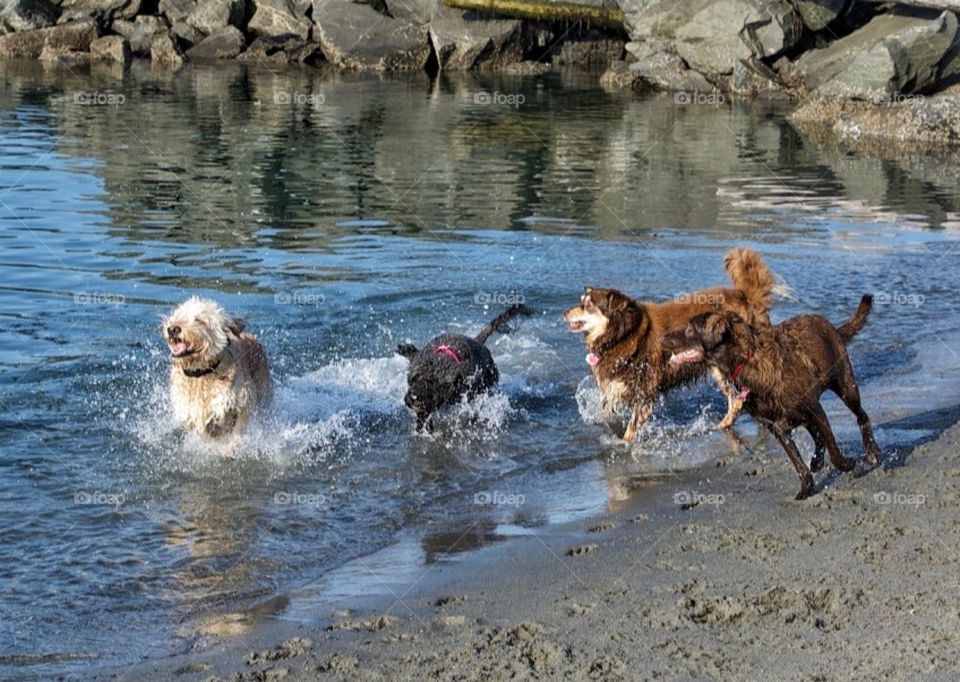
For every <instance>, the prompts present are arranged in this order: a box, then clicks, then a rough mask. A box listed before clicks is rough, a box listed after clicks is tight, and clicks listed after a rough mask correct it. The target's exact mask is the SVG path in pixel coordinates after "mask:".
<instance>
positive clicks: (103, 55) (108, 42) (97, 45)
mask: <svg viewBox="0 0 960 682" xmlns="http://www.w3.org/2000/svg"><path fill="white" fill-rule="evenodd" d="M90 61H94V62H118V63H120V64H125V63H126V62H128V61H130V43H128V42H127V40H126V38H124V37H123V36H103V37H102V38H97V39H96V40H94V41H93V42H91V43H90Z"/></svg>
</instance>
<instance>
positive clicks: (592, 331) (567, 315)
mask: <svg viewBox="0 0 960 682" xmlns="http://www.w3.org/2000/svg"><path fill="white" fill-rule="evenodd" d="M592 293H593V288H592V287H584V294H583V296H581V297H580V305H578V306H574V307H573V308H569V309H567V310H565V311H564V312H563V319H564V320H565V321H566V323H567V330H568V331H569V332H571V333H573V334H586V335H587V337H586V341H587V343H592V342H593V341H595V340H596V339H598V338H600V337H601V336H603V333H604V332H605V331H606V329H607V321H608V320H607V317H606V315H604V314H603V313H602V312H601V311H600V309H599V308H598V307H597V305H596V304H595V303H594V302H593V300H592V299H591V297H590V296H591V294H592Z"/></svg>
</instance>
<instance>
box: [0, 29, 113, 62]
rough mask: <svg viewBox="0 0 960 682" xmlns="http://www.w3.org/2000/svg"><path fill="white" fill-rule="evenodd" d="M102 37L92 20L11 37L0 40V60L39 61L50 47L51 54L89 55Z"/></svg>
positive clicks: (9, 35)
mask: <svg viewBox="0 0 960 682" xmlns="http://www.w3.org/2000/svg"><path fill="white" fill-rule="evenodd" d="M98 35H99V31H98V29H97V24H96V22H95V21H93V20H92V19H85V20H84V21H74V22H72V23H69V24H60V25H57V26H51V27H50V28H38V29H35V30H33V31H23V32H22V33H9V34H7V35H4V36H0V59H37V58H39V57H40V54H41V53H42V52H43V51H44V48H47V47H49V48H50V49H49V50H48V54H55V53H57V51H60V52H87V51H89V50H90V43H91V42H93V40H94V39H96V38H97V37H98Z"/></svg>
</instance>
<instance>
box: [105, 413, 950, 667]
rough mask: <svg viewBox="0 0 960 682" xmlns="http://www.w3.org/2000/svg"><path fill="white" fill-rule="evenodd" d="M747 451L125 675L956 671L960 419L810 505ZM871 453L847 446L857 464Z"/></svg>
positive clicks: (765, 459) (831, 481)
mask: <svg viewBox="0 0 960 682" xmlns="http://www.w3.org/2000/svg"><path fill="white" fill-rule="evenodd" d="M953 418H954V419H955V418H956V415H955V414H954V415H953ZM879 433H881V434H882V429H881V430H880V432H879ZM748 445H749V447H745V448H744V450H743V451H741V452H740V453H738V454H730V455H725V456H723V457H722V458H720V459H718V460H716V461H715V462H714V463H713V465H711V466H709V467H704V468H702V469H699V470H697V471H695V472H693V473H691V474H688V475H684V476H681V477H678V478H677V479H676V481H675V484H674V482H670V483H668V484H666V485H663V484H661V485H658V486H656V487H654V488H648V489H645V490H643V491H641V492H642V494H641V493H638V494H635V495H634V496H633V497H634V499H632V500H631V501H627V502H624V503H621V504H617V505H615V507H616V508H615V509H612V510H611V511H609V512H608V513H607V514H605V515H603V516H602V517H601V518H596V519H592V520H590V521H589V522H578V523H575V524H570V525H568V526H562V527H555V526H554V527H550V528H549V529H548V530H547V531H545V532H544V533H540V534H536V535H530V536H525V537H521V538H520V539H517V540H513V541H509V542H505V543H499V544H496V545H493V546H491V547H489V548H486V549H483V550H480V551H478V552H473V553H470V554H468V555H466V556H465V558H463V559H460V560H458V561H453V562H441V563H438V564H433V565H432V568H430V569H429V570H427V569H425V574H424V575H423V576H422V579H421V580H420V581H419V582H417V583H416V584H415V585H412V586H410V588H409V590H408V591H407V592H406V593H405V594H398V595H397V596H398V597H399V598H398V599H393V598H391V599H389V600H386V601H385V600H383V599H382V598H381V599H371V600H370V603H367V604H362V605H359V606H358V605H356V604H354V608H353V609H352V610H344V609H343V605H332V606H331V609H330V610H329V611H326V612H323V613H317V614H316V616H317V619H318V621H317V622H318V623H319V625H318V626H317V627H307V626H298V625H294V624H290V623H283V622H272V623H271V624H268V625H264V626H262V627H259V628H257V629H256V630H255V632H254V633H253V634H251V635H248V636H247V637H246V638H241V639H232V640H225V641H224V643H223V644H222V645H219V646H217V647H214V648H212V649H210V650H209V651H207V652H205V653H203V654H193V655H184V656H182V657H179V658H174V659H164V660H162V661H154V662H152V663H151V664H150V665H145V666H140V667H138V668H137V669H126V670H123V671H114V672H119V673H120V674H121V675H124V676H126V677H128V678H130V679H133V678H136V679H181V680H192V679H198V680H208V679H212V678H220V679H230V680H274V679H288V680H310V679H318V678H319V679H344V680H347V679H349V680H357V679H359V680H400V679H439V680H469V679H508V678H513V679H518V678H519V679H577V680H579V679H654V678H657V679H721V678H722V679H751V680H755V679H797V680H799V679H804V680H811V679H814V680H847V679H883V678H887V679H957V677H958V675H960V636H958V634H957V633H958V632H960V606H958V595H960V571H958V565H960V513H958V506H960V505H958V502H960V424H958V425H954V426H952V427H951V428H949V429H948V430H947V431H946V432H945V433H944V434H943V435H942V436H941V437H940V438H939V439H937V440H934V441H931V442H929V443H926V444H923V445H920V446H918V447H917V448H915V449H914V450H913V451H912V452H910V453H906V455H905V456H904V455H899V456H898V455H897V454H896V453H887V454H888V457H887V461H886V463H885V466H884V467H883V468H882V469H875V470H869V469H868V468H866V467H865V465H864V464H863V463H862V462H861V463H860V464H859V465H858V469H857V470H856V471H855V472H853V473H851V474H845V475H843V474H836V473H834V472H831V471H830V470H829V464H827V466H826V467H825V469H824V471H823V472H821V473H820V474H819V475H818V476H817V479H818V487H819V488H820V490H819V492H818V494H816V495H815V496H814V497H812V498H810V499H808V500H805V501H802V502H797V501H794V500H793V495H794V494H795V493H796V490H797V488H798V482H797V478H796V476H795V474H794V472H793V470H792V467H790V465H789V463H788V462H787V460H786V457H785V455H783V454H782V453H781V452H780V451H779V450H778V449H776V447H775V445H774V444H773V443H772V442H771V441H770V440H769V439H765V440H762V441H761V442H759V443H749V444H748ZM855 445H856V444H855V443H844V444H843V446H844V448H845V450H846V451H847V452H848V454H855V453H856V454H857V455H858V456H860V453H858V452H857V450H854V449H853V448H854V447H855ZM881 446H882V442H881ZM824 482H826V483H827V485H826V487H824V486H823V483H824ZM174 673H176V674H174ZM108 677H110V674H109V673H107V674H104V675H102V678H104V679H106V678H108Z"/></svg>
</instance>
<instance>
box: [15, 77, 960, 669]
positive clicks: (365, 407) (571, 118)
mask: <svg viewBox="0 0 960 682" xmlns="http://www.w3.org/2000/svg"><path fill="white" fill-rule="evenodd" d="M595 82H596V76H595V75H582V74H579V75H578V74H576V73H563V74H550V75H548V76H546V77H544V78H539V79H528V80H522V81H521V80H514V79H499V80H498V79H492V78H481V77H469V76H466V77H463V78H460V79H446V78H441V79H440V80H438V81H434V82H431V81H429V80H428V79H426V77H423V78H414V79H408V80H387V79H378V78H359V77H349V78H348V77H342V78H337V77H330V76H321V75H318V74H316V73H315V72H311V71H302V72H301V71H298V70H284V71H282V72H279V73H271V72H269V71H248V70H244V69H242V68H239V67H236V66H233V65H231V66H225V67H223V68H207V69H187V70H185V71H182V72H180V73H179V74H177V75H175V76H170V75H163V74H159V73H153V72H151V71H150V70H149V69H148V68H147V69H143V68H134V69H133V70H132V71H131V72H129V73H127V74H122V73H119V74H118V73H116V72H113V71H96V70H94V71H91V72H83V73H72V72H70V71H66V70H64V71H57V70H53V71H43V70H39V69H36V68H34V67H28V66H15V65H8V67H5V69H4V71H3V73H2V74H0V83H2V91H0V228H2V230H0V244H2V255H0V405H2V411H0V448H2V450H0V472H2V475H0V517H2V524H3V536H4V540H3V542H2V543H0V594H2V600H0V601H2V604H3V606H2V609H3V614H2V615H3V617H2V618H0V676H2V677H27V678H29V677H33V676H36V677H46V676H49V675H52V674H54V673H63V672H67V673H77V672H79V673H82V672H83V671H84V670H89V668H90V667H91V666H107V665H114V664H122V663H127V662H133V661H136V660H138V659H140V658H141V657H144V656H148V657H161V656H164V655H167V654H169V653H173V652H183V651H190V650H192V649H195V648H201V647H204V646H207V645H208V644H209V643H210V642H211V641H214V640H213V638H215V637H217V636H222V635H234V634H242V633H243V632H245V631H247V630H248V628H250V627H251V626H252V624H254V623H255V622H256V621H257V620H258V618H261V617H270V616H271V615H275V616H277V617H288V618H289V617H294V618H300V617H303V618H309V617H316V618H322V617H323V616H324V614H323V613H322V612H320V613H312V614H309V615H307V614H304V613H302V612H300V611H297V610H296V609H288V608H287V604H288V602H287V598H286V595H288V594H292V593H294V592H298V591H299V592H300V593H302V592H303V591H304V590H307V591H310V590H312V593H313V594H316V595H320V597H318V598H322V595H337V596H350V595H351V594H359V593H363V592H365V591H370V590H372V591H376V590H385V589H389V582H390V581H391V580H398V579H400V577H402V576H403V575H404V572H405V571H407V572H411V571H418V570H421V569H422V567H423V566H424V564H430V563H432V562H436V561H455V560H457V559H458V557H461V556H463V555H464V554H465V553H467V552H468V551H469V550H470V549H472V548H474V547H478V546H480V545H483V544H485V543H489V542H494V541H496V540H498V539H500V538H504V537H508V536H510V535H511V534H516V533H523V532H536V529H538V528H542V527H544V526H546V525H548V524H551V523H556V522H561V521H566V520H570V519H575V518H578V517H582V516H585V515H588V514H592V513H596V512H598V511H601V510H602V509H604V508H605V507H607V506H610V505H615V504H616V503H617V502H618V501H619V500H621V499H622V498H623V496H624V495H625V494H626V493H625V491H626V490H627V489H629V488H632V487H637V486H640V487H641V489H642V486H643V485H657V484H658V483H657V481H658V480H661V479H662V475H663V473H664V472H668V471H670V470H673V469H677V468H684V467H692V466H698V465H700V464H703V463H705V462H709V460H710V459H711V458H713V457H716V456H718V455H719V454H723V453H725V452H727V451H728V449H729V447H730V446H729V444H728V443H727V441H726V440H725V439H724V438H722V437H720V436H718V435H716V433H715V432H713V431H712V430H711V427H712V425H713V424H714V423H715V422H716V421H718V420H719V418H720V417H721V416H722V413H723V408H724V405H723V401H722V400H721V399H719V398H718V397H717V395H716V391H715V390H714V389H713V388H712V387H711V386H709V385H706V384H705V385H700V386H695V387H691V388H687V389H684V390H681V391H678V392H676V393H674V394H672V395H671V396H669V397H668V398H667V399H666V401H665V404H664V405H663V406H662V407H661V408H660V409H659V410H658V413H657V419H656V420H655V421H654V422H653V423H652V424H651V425H649V426H648V427H647V428H646V429H645V430H644V431H643V433H642V437H641V439H640V440H641V442H639V443H638V444H636V445H635V446H634V447H632V448H629V449H628V448H625V447H623V446H620V445H618V444H617V441H616V439H615V438H614V436H615V434H614V432H613V431H612V430H611V429H610V428H609V427H607V426H604V425H603V424H600V423H598V415H599V409H598V398H597V395H596V392H595V390H593V385H592V382H591V381H590V380H588V379H586V376H587V367H586V365H585V364H584V362H583V356H584V350H583V347H582V346H581V345H580V344H579V343H578V341H577V340H576V339H575V338H573V337H572V336H571V335H569V334H568V333H567V332H566V331H565V329H564V328H563V326H562V324H561V323H560V319H559V315H560V312H561V310H562V309H563V308H565V307H567V306H569V305H572V304H573V303H574V302H575V301H576V299H577V297H578V295H579V292H580V291H581V288H582V286H583V285H585V284H594V285H607V286H615V287H618V288H622V289H624V290H626V291H628V292H630V293H632V294H635V295H637V296H641V297H645V298H653V299H660V298H669V297H672V296H675V295H677V294H679V293H682V292H687V291H690V290H692V289H695V288H699V287H702V286H707V285H714V284H720V283H722V282H723V281H724V273H723V270H722V265H721V264H722V259H723V254H724V252H725V251H726V250H727V249H729V248H730V247H732V246H734V245H749V246H752V247H754V248H756V249H758V250H760V251H761V252H762V253H763V254H764V256H765V257H766V258H767V259H768V261H769V263H770V264H771V266H772V267H773V268H774V269H775V270H776V272H777V273H778V275H779V276H780V277H781V278H782V279H783V280H784V282H785V283H786V284H787V285H789V287H790V295H789V296H787V297H785V298H783V299H782V300H780V301H778V303H777V307H776V310H775V314H774V316H775V318H776V319H783V318H785V317H787V316H789V315H792V314H797V313H801V312H810V311H820V312H823V313H825V314H827V315H828V316H830V317H831V318H832V319H834V320H838V321H839V320H842V319H845V318H846V317H847V316H848V315H849V314H850V312H851V311H852V310H853V308H854V307H855V305H856V302H857V300H858V299H859V297H860V295H861V294H862V293H864V292H874V293H875V294H877V296H878V305H877V306H876V309H875V312H874V314H873V316H872V317H871V320H870V323H869V325H868V326H867V328H866V329H865V331H864V332H863V333H862V335H861V337H859V338H858V340H857V341H856V342H855V344H854V345H853V346H852V350H851V352H852V356H853V359H854V363H855V365H856V368H857V370H858V374H859V376H860V378H861V389H862V392H863V394H864V400H865V406H866V408H867V410H868V411H869V412H870V413H871V414H872V415H873V416H874V420H875V422H876V424H877V436H878V440H880V442H881V444H882V446H883V447H884V448H885V450H886V451H887V452H888V454H890V455H891V456H894V455H895V454H896V453H902V452H903V451H904V450H905V449H906V448H908V447H909V445H910V444H912V443H915V442H916V441H918V440H920V439H923V438H929V437H931V436H933V435H936V433H937V432H938V431H939V430H941V429H942V428H944V426H945V425H946V423H948V422H949V421H950V419H951V418H952V417H953V415H954V414H956V411H957V410H956V406H957V404H958V403H960V381H958V379H960V370H958V366H960V361H958V346H960V344H958V343H957V341H958V338H960V335H958V328H960V305H958V301H957V294H956V291H957V275H956V273H957V272H958V266H960V249H958V247H957V242H958V237H960V233H958V226H960V222H958V211H960V206H958V205H960V200H958V199H957V196H958V194H957V187H956V185H955V180H954V177H955V173H954V172H953V171H952V170H951V166H950V165H949V162H948V161H947V160H944V159H938V158H935V157H916V158H907V157H905V158H901V159H893V160H888V161H884V160H875V159H874V160H871V159H867V158H861V157H859V156H858V155H857V154H856V153H855V152H851V151H850V150H845V149H834V148H829V147H823V148H821V147H818V146H816V145H814V144H812V143H811V142H809V141H807V140H805V139H804V138H802V137H801V136H800V135H799V134H798V133H797V132H796V131H794V130H793V128H791V126H790V125H789V124H788V123H786V122H785V120H784V117H783V114H782V112H778V111H776V110H768V109H763V108H757V107H752V106H748V105H741V104H733V105H725V106H719V107H717V106H695V105H694V106H681V105H677V104H675V103H674V100H673V98H672V97H669V96H650V97H646V98H638V97H636V96H635V95H632V94H629V93H628V94H611V93H606V92H603V91H602V90H598V89H597V88H596V86H595V85H594V83H595ZM481 91H483V92H499V93H510V94H518V93H519V94H522V95H523V96H524V97H523V104H522V105H520V106H506V105H497V104H478V103H477V101H478V98H477V97H476V94H477V93H478V92H481ZM91 92H94V93H96V92H100V93H111V94H122V95H123V102H122V104H117V105H115V106H82V105H80V104H78V103H77V99H78V97H77V94H78V93H91ZM116 99H117V98H114V100H115V101H116ZM480 99H481V100H482V99H483V98H480ZM516 99H517V98H514V100H512V101H516ZM190 294H201V295H205V296H212V297H214V298H216V299H217V300H219V301H220V302H222V303H223V304H224V305H225V306H226V307H227V308H228V309H229V310H231V311H232V312H234V313H235V314H237V315H240V316H242V317H244V318H245V319H246V320H247V321H248V325H249V329H250V330H251V331H253V332H254V333H256V334H258V335H259V336H260V338H261V339H262V340H263V342H264V343H265V345H266V347H267V349H268V353H269V355H270V359H271V363H272V368H273V372H274V375H275V378H276V380H277V384H278V393H277V400H276V405H275V406H274V410H273V412H272V413H271V414H270V415H269V416H268V417H267V418H266V419H265V420H264V422H263V423H262V424H260V425H258V426H257V427H256V428H255V429H253V430H252V431H251V433H249V434H248V436H247V438H246V439H245V442H244V443H243V445H242V447H241V449H240V455H239V457H238V458H237V459H235V460H227V459H222V458H219V457H217V456H214V455H211V454H210V453H209V452H207V451H205V450H204V449H203V448H202V447H201V446H200V445H198V444H197V443H195V442H193V441H191V440H189V439H187V438H185V437H184V436H183V435H182V433H181V432H180V430H179V429H178V428H177V427H176V425H175V423H174V422H173V419H172V415H171V412H170V409H169V406H168V404H167V398H166V378H167V367H168V360H167V357H166V350H165V347H164V346H163V344H162V342H161V339H160V336H159V334H158V323H159V320H160V315H162V314H163V313H165V312H167V311H169V310H170V308H171V307H172V306H173V305H174V304H176V303H177V302H178V301H180V300H182V299H184V298H186V297H187V296H188V295H190ZM518 296H522V297H523V298H524V299H525V300H526V302H527V304H528V305H531V306H533V307H534V308H536V309H537V310H538V314H537V315H536V316H535V317H534V318H532V319H529V320H526V321H525V322H524V323H523V324H522V326H521V327H520V328H519V330H518V331H517V332H516V333H514V334H512V335H510V336H496V337H494V339H493V340H492V341H491V349H492V351H493V354H494V356H495V357H496V359H497V361H498V363H499V366H500V371H501V375H502V381H501V390H500V392H498V393H495V394H492V395H490V396H488V397H486V398H484V399H483V400H481V401H479V402H478V403H477V404H474V405H471V406H465V407H463V408H461V409H455V410H453V411H452V412H451V413H449V414H447V415H446V416H445V418H444V420H442V424H441V426H440V428H439V430H438V432H437V433H436V434H434V435H433V436H430V437H423V436H417V435H415V434H414V433H413V428H412V427H413V425H412V420H411V416H410V415H409V414H408V413H407V411H406V410H405V408H404V406H403V403H402V397H403V392H404V389H405V376H404V374H405V369H406V361H405V360H403V359H401V358H399V357H398V356H396V355H394V354H393V349H394V348H395V346H396V344H397V343H399V342H403V341H407V340H409V341H412V342H414V343H421V342H423V341H426V340H427V339H429V338H430V337H431V336H433V335H434V334H436V333H438V332H440V331H443V330H455V331H461V332H466V333H474V332H476V331H478V330H479V329H480V327H481V326H482V325H483V324H484V323H485V322H486V321H487V320H488V319H489V318H491V317H492V316H493V315H494V314H496V313H497V312H499V309H500V308H501V307H502V306H501V305H499V304H498V303H497V301H502V300H506V299H507V298H509V297H514V298H516V297H518ZM826 405H827V407H828V413H829V414H830V415H831V417H832V419H833V421H834V425H835V429H836V431H837V433H838V435H839V436H840V439H841V441H842V442H843V444H844V446H845V447H847V448H848V449H851V450H852V451H854V452H858V451H859V445H858V436H857V433H856V429H855V424H854V422H853V419H852V417H850V416H849V415H848V414H846V413H845V412H844V411H843V409H842V406H840V405H839V403H838V401H836V400H835V399H833V398H827V399H826ZM738 428H739V430H740V432H741V434H742V435H743V436H744V437H745V438H747V439H748V440H751V441H752V440H754V439H755V438H756V436H757V432H756V428H755V426H754V425H753V424H752V422H750V420H749V419H745V420H743V422H741V424H740V425H738ZM758 447H761V448H771V447H772V446H771V445H770V444H769V443H767V442H765V441H763V442H761V443H760V445H759V446H758ZM774 454H775V455H776V453H774ZM789 472H790V469H789V467H788V466H787V464H786V462H784V486H785V488H784V490H785V492H784V494H785V495H788V494H790V491H792V490H793V486H794V483H793V479H792V478H790V476H791V475H792V474H790V473H789ZM478 494H479V495H480V497H479V498H478V497H477V495H478ZM484 494H490V495H500V496H501V497H500V498H498V499H501V500H507V499H512V500H513V501H514V502H516V501H517V500H518V499H520V498H519V497H518V496H522V503H513V504H510V503H505V504H499V505H492V506H491V505H482V504H476V503H475V502H476V501H477V500H478V499H479V500H480V501H482V499H483V495H484ZM511 495H512V496H513V497H512V498H510V497H509V496H511ZM385 583H386V585H385ZM301 611H302V608H301Z"/></svg>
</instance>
